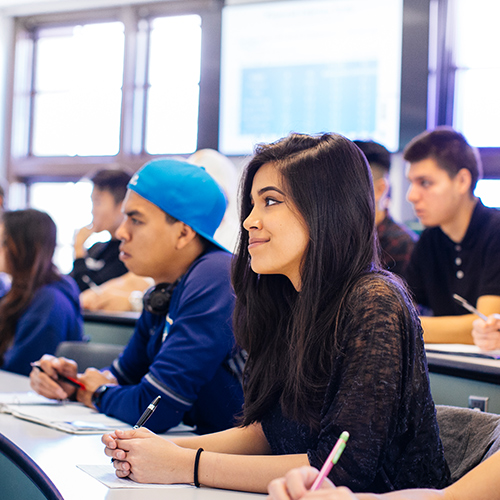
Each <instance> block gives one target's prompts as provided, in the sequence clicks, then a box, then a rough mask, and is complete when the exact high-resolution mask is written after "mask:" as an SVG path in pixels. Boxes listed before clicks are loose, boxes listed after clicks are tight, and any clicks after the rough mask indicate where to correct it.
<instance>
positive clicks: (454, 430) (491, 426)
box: [436, 405, 500, 482]
mask: <svg viewBox="0 0 500 500" xmlns="http://www.w3.org/2000/svg"><path fill="white" fill-rule="evenodd" d="M436 410H437V421H438V424H439V435H440V437H441V441H442V443H443V448H444V456H445V458H446V461H447V462H448V466H449V468H450V472H451V480H452V482H455V481H457V480H458V479H460V478H461V477H462V476H463V475H465V474H467V472H469V471H470V470H471V469H473V468H474V467H475V466H476V465H479V464H480V463H481V462H482V461H483V460H486V459H487V458H488V457H490V456H491V455H493V453H495V452H496V451H498V450H499V449H500V415H497V414H494V413H486V412H482V411H478V410H472V409H470V408H459V407H457V406H445V405H436Z"/></svg>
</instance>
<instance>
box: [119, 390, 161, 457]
mask: <svg viewBox="0 0 500 500" xmlns="http://www.w3.org/2000/svg"><path fill="white" fill-rule="evenodd" d="M160 399H161V396H156V398H155V399H154V400H153V401H152V402H151V403H149V405H148V407H147V408H146V409H145V410H144V413H143V414H142V415H141V417H140V418H139V420H138V421H137V423H136V424H135V425H134V427H133V428H134V429H138V428H139V427H142V426H143V425H144V424H145V423H146V422H147V421H148V420H149V417H151V415H152V414H153V412H154V411H155V410H156V407H157V406H158V403H159V402H160ZM115 460H116V459H115V458H112V459H111V463H113V462H114V461H115Z"/></svg>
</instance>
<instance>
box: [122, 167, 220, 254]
mask: <svg viewBox="0 0 500 500" xmlns="http://www.w3.org/2000/svg"><path fill="white" fill-rule="evenodd" d="M127 187H128V189H130V190H131V191H134V192H135V193H137V194H138V195H140V196H142V197H143V198H145V199H146V200H148V201H150V202H151V203H153V204H154V205H156V206H157V207H158V208H160V209H161V210H163V211H164V212H165V213H167V214H168V215H170V216H172V217H174V218H175V219H178V220H180V221H182V222H184V223H185V224H187V225H188V226H189V227H191V228H192V229H193V231H195V232H197V233H198V234H199V235H200V236H203V238H205V239H207V240H208V241H210V242H211V243H213V244H214V245H217V246H218V247H219V248H222V249H223V250H226V251H227V249H226V248H224V247H223V246H222V245H221V244H220V243H217V241H215V240H214V238H213V236H214V233H215V231H216V229H217V228H218V227H219V225H220V223H221V222H222V218H223V217H224V212H225V211H226V198H225V197H224V193H223V192H222V190H221V188H220V187H219V185H218V184H217V183H216V182H215V181H214V180H213V178H212V177H210V175H208V173H207V172H206V171H205V169H204V168H203V167H198V166H196V165H192V164H190V163H187V162H185V161H181V160H171V159H166V158H160V159H158V160H152V161H150V162H148V163H146V164H145V165H144V166H143V167H141V168H140V169H139V170H138V171H137V173H135V174H134V175H133V177H132V179H130V182H129V183H128V186H127Z"/></svg>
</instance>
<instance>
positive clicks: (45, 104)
mask: <svg viewBox="0 0 500 500" xmlns="http://www.w3.org/2000/svg"><path fill="white" fill-rule="evenodd" d="M123 51H124V33H123V24H122V23H120V22H113V23H99V24H85V25H79V26H72V27H68V28H52V29H42V30H40V31H39V32H38V33H37V36H36V39H35V51H34V57H35V58H34V89H33V103H32V106H33V110H32V113H33V138H32V146H31V153H32V154H33V155H34V156H76V155H79V156H105V155H116V154H117V153H118V151H119V148H120V117H121V102H122V90H121V87H122V81H123Z"/></svg>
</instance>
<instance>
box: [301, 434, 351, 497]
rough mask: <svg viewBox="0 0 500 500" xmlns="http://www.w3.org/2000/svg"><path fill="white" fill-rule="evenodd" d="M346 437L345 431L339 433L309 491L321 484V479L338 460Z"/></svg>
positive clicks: (347, 435)
mask: <svg viewBox="0 0 500 500" xmlns="http://www.w3.org/2000/svg"><path fill="white" fill-rule="evenodd" d="M348 439H349V433H348V432H347V431H344V432H343V433H342V434H341V435H340V437H339V439H338V440H337V442H336V443H335V446H334V447H333V449H332V451H331V452H330V455H328V458H327V459H326V462H325V463H324V464H323V467H321V470H320V471H319V475H318V477H317V478H316V481H314V483H313V485H312V486H311V490H310V491H316V490H317V489H318V488H319V487H320V486H321V485H322V484H323V481H324V480H325V478H326V476H328V474H329V473H330V471H331V470H332V467H333V466H334V465H335V464H336V463H337V462H338V461H339V458H340V455H342V452H343V451H344V448H345V445H346V443H347V440H348Z"/></svg>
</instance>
